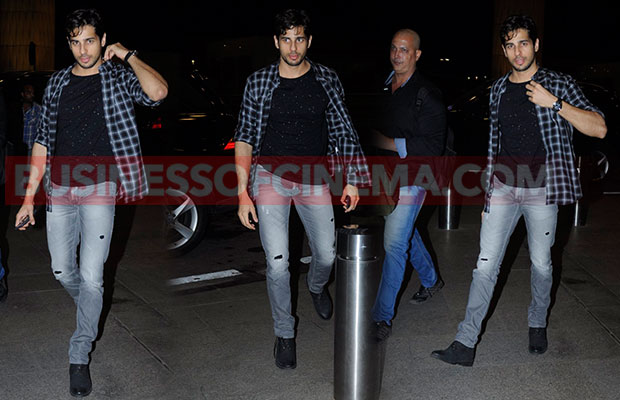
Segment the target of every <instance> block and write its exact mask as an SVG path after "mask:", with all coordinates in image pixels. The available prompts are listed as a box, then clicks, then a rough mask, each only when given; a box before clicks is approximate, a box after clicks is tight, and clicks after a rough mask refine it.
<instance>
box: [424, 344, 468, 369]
mask: <svg viewBox="0 0 620 400" xmlns="http://www.w3.org/2000/svg"><path fill="white" fill-rule="evenodd" d="M474 355H475V349H472V348H471V347H467V346H465V345H464V344H463V343H461V342H457V341H456V340H455V341H454V342H452V344H451V345H450V347H448V348H447V349H445V350H435V351H433V352H432V353H431V357H433V358H436V359H438V360H441V361H443V362H447V363H448V364H458V365H463V366H465V367H471V366H472V365H474Z"/></svg>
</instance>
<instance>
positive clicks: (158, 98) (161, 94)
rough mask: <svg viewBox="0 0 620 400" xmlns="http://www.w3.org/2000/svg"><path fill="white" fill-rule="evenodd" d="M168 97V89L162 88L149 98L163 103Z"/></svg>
mask: <svg viewBox="0 0 620 400" xmlns="http://www.w3.org/2000/svg"><path fill="white" fill-rule="evenodd" d="M166 96H168V88H167V87H161V88H159V89H157V90H156V91H155V93H154V94H153V96H149V97H150V99H151V100H153V101H162V100H163V99H165V98H166Z"/></svg>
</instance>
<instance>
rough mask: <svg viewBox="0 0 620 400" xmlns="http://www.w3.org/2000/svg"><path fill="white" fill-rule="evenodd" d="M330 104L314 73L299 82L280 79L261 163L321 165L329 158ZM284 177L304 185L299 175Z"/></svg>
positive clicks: (273, 98) (301, 78)
mask: <svg viewBox="0 0 620 400" xmlns="http://www.w3.org/2000/svg"><path fill="white" fill-rule="evenodd" d="M328 104H329V98H328V97H327V94H326V93H325V90H324V89H323V87H322V86H321V84H320V83H319V82H318V81H317V80H316V75H315V72H314V71H313V70H312V69H310V70H309V71H308V72H307V73H305V74H304V75H302V76H300V77H299V78H294V79H288V78H282V77H280V85H279V86H278V87H277V88H276V89H275V90H274V92H273V97H272V99H271V109H270V111H269V120H268V122H267V129H266V131H265V138H264V140H263V143H262V145H261V151H260V154H261V157H268V158H267V159H264V158H263V159H262V160H261V161H262V162H265V163H271V162H272V161H275V162H276V163H289V162H290V163H293V164H295V165H298V164H299V163H303V164H311V163H312V162H321V161H322V160H323V159H324V157H325V155H326V154H327V122H326V118H325V111H326V110H327V106H328ZM266 160H267V161H266ZM261 161H259V162H261ZM300 169H301V166H300ZM283 177H284V178H286V179H288V180H292V181H295V182H302V180H301V176H300V174H293V173H290V172H289V173H286V174H285V175H284V176H283ZM306 183H311V182H306Z"/></svg>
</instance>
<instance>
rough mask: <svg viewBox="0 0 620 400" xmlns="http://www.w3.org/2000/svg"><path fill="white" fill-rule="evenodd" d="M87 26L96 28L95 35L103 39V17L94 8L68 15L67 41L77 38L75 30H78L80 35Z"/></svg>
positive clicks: (66, 23)
mask: <svg viewBox="0 0 620 400" xmlns="http://www.w3.org/2000/svg"><path fill="white" fill-rule="evenodd" d="M86 25H90V26H92V27H94V28H95V33H96V34H97V36H99V38H102V37H103V34H104V33H105V29H104V26H103V20H102V19H101V15H100V14H99V12H98V11H97V10H95V9H94V8H90V9H81V10H75V11H73V12H72V13H71V14H69V15H67V19H66V20H65V32H66V33H67V39H70V38H72V37H74V36H76V34H75V30H76V29H77V30H78V33H79V32H80V31H81V28H83V27H84V26H86Z"/></svg>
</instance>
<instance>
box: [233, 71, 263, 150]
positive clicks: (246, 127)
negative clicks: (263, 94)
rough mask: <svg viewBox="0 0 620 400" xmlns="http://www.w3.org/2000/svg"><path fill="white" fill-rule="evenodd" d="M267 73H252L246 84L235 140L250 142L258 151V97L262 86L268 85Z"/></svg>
mask: <svg viewBox="0 0 620 400" xmlns="http://www.w3.org/2000/svg"><path fill="white" fill-rule="evenodd" d="M266 75H267V74H264V73H261V71H259V72H257V73H255V74H253V75H251V76H250V77H249V78H248V79H247V81H246V84H245V89H244V91H243V100H242V101H241V107H240V110H239V120H238V122H237V128H236V129H235V135H234V140H235V141H240V142H245V143H248V144H249V145H251V146H252V150H253V151H258V143H259V139H260V136H259V133H260V130H259V126H258V123H259V121H260V114H261V108H260V104H259V101H258V99H257V93H258V92H259V91H260V88H262V87H266V86H267V85H268V82H267V81H266V79H267V76H266Z"/></svg>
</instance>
